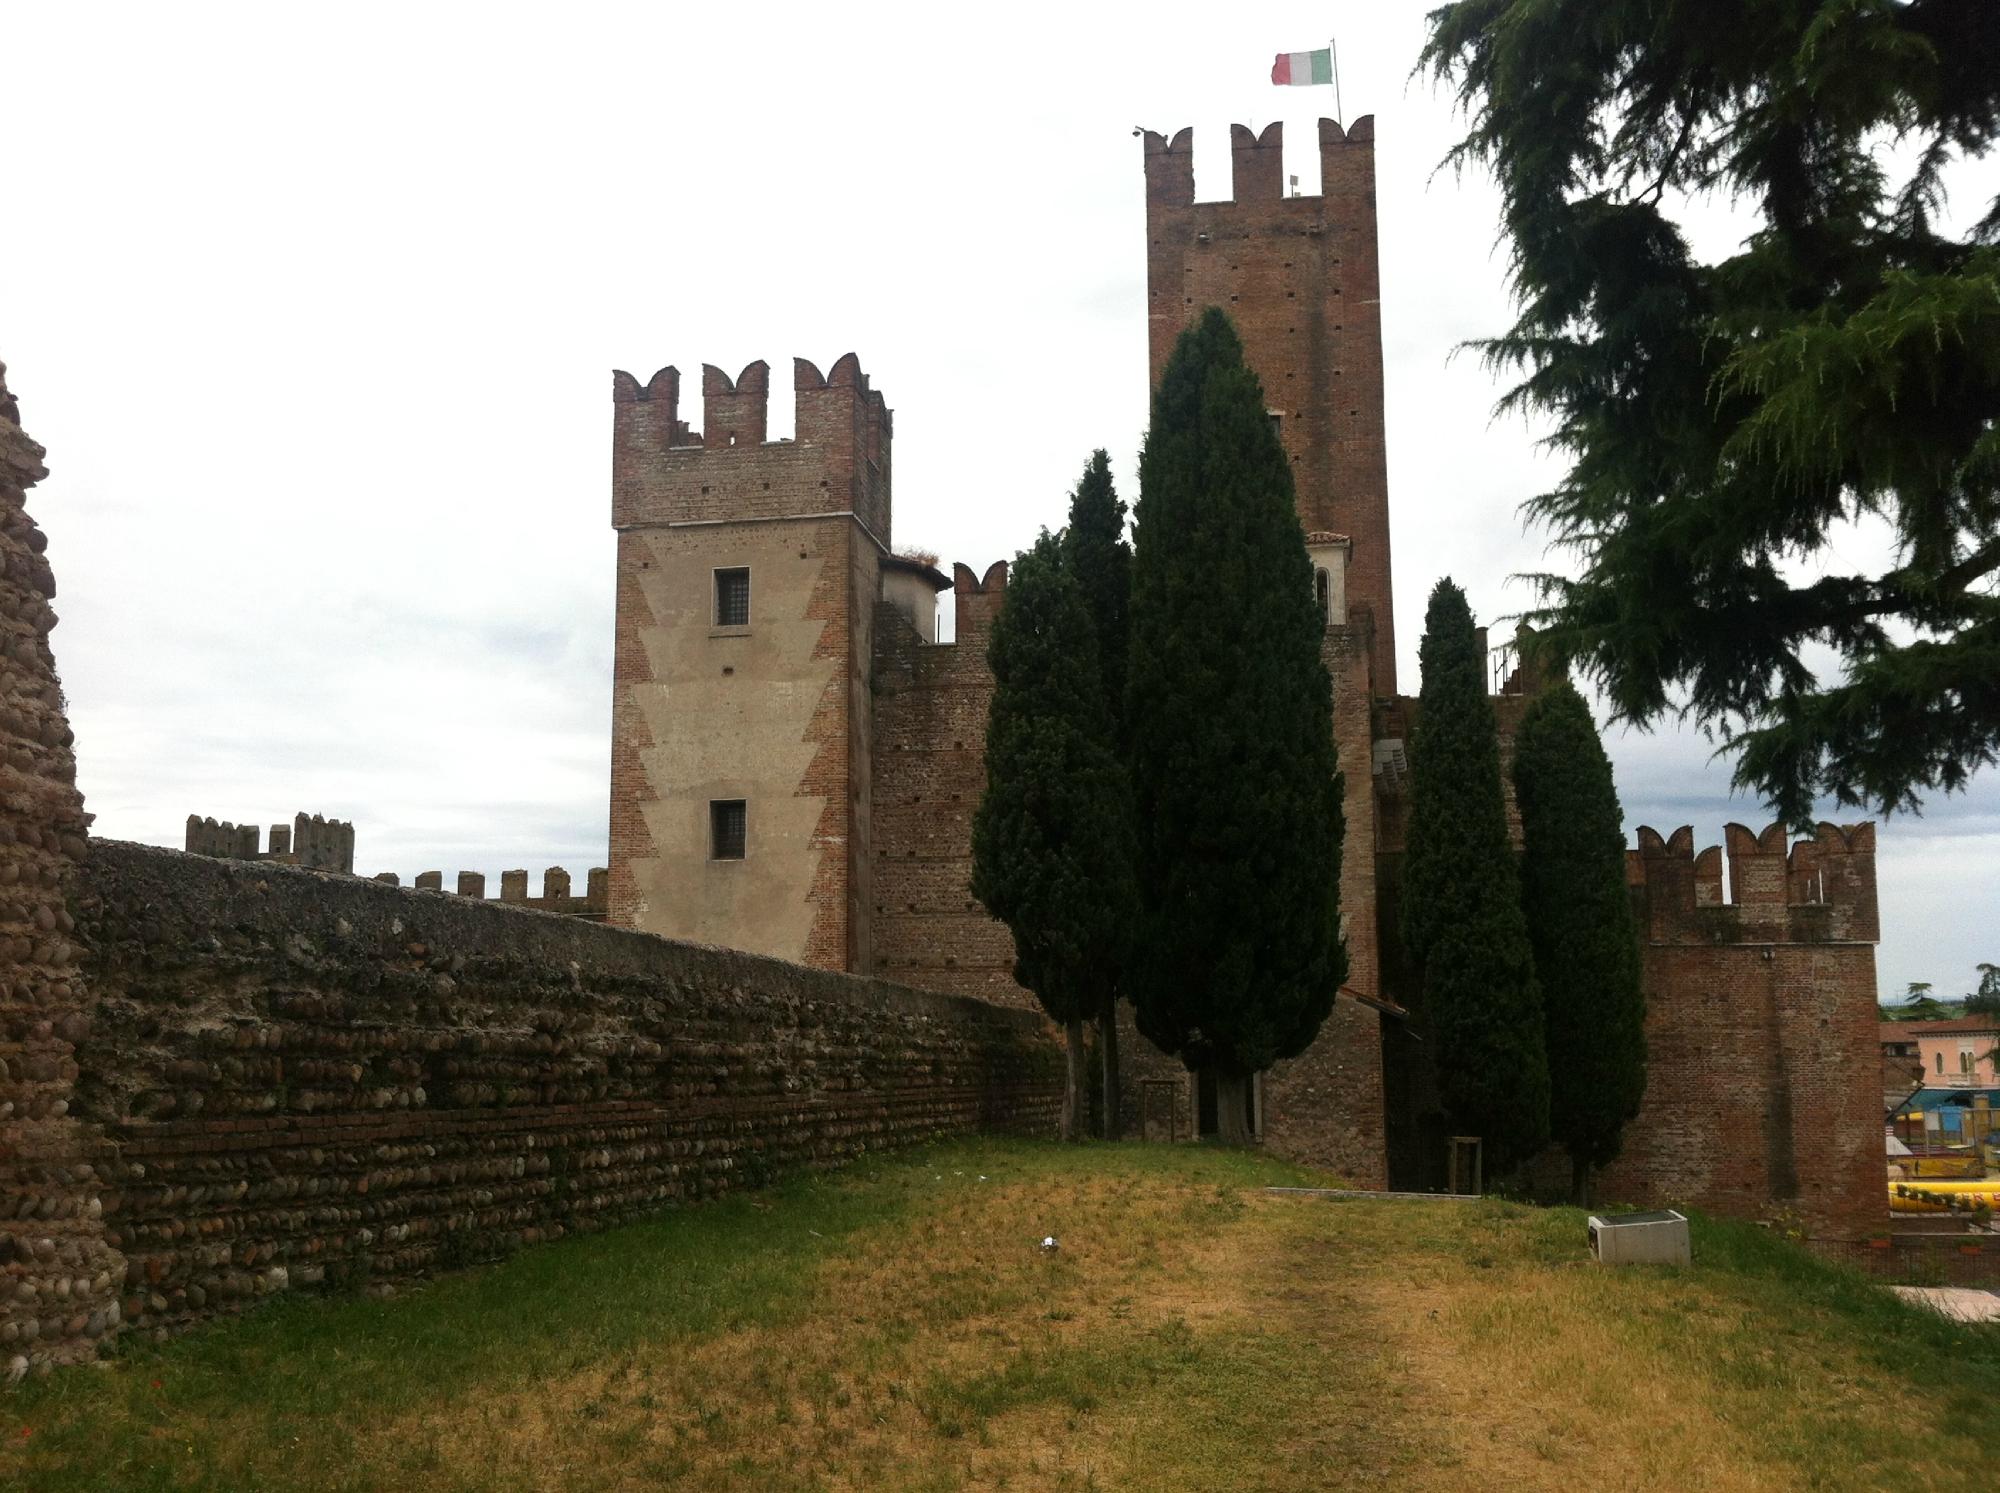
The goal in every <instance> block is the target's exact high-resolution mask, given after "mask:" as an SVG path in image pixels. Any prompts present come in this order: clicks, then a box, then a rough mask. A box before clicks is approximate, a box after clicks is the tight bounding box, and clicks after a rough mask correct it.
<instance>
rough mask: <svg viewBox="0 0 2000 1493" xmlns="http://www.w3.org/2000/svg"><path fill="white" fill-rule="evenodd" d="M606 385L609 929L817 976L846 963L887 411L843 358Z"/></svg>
mask: <svg viewBox="0 0 2000 1493" xmlns="http://www.w3.org/2000/svg"><path fill="white" fill-rule="evenodd" d="M792 386H793V390H794V395H795V398H796V401H797V410H798V425H797V436H796V438H795V439H793V440H788V441H771V440H766V439H765V430H766V415H767V411H768V405H769V390H770V370H769V369H768V368H767V367H766V365H765V364H763V363H761V362H760V363H752V364H751V365H750V366H749V367H748V368H746V369H744V370H743V372H742V373H741V374H739V375H738V376H737V377H736V378H735V379H733V380H732V379H731V378H730V377H729V376H728V375H727V374H725V373H724V372H723V371H722V370H721V369H719V368H714V367H704V368H703V369H702V380H701V390H702V426H703V428H702V429H701V430H700V431H699V432H696V431H690V430H689V429H688V427H687V425H686V424H685V423H684V422H683V421H682V420H681V419H680V418H679V399H680V374H679V373H678V372H677V371H676V370H675V369H672V368H662V369H661V370H660V371H659V372H658V373H655V374H654V375H653V377H652V378H651V380H650V381H648V382H647V383H646V384H644V385H641V384H640V383H639V381H638V380H637V379H635V378H633V377H632V375H630V374H629V373H622V372H621V373H615V374H613V375H612V396H611V397H612V401H613V413H614V423H613V447H612V498H611V522H612V525H613V527H615V528H616V529H617V530H618V601H617V609H618V622H617V650H616V656H615V663H614V666H613V680H612V690H613V703H612V722H611V731H612V736H611V852H610V867H609V869H610V875H609V897H610V919H611V921H612V922H614V923H618V924H622V925H624V926H626V927H632V928H639V929H643V930H645V931H648V932H653V933H662V934H667V935H670V936H672V937H675V938H686V939H694V940H698V941H701V942H705V943H717V944H725V945H728V946H730V947H732V948H738V949H747V950H750V951H752V952H754V953H762V954H772V955H776V956H778V957H780V958H784V959H792V960H796V961H798V962H800V963H804V964H810V965H815V966H817V967H819V968H822V969H851V970H860V969H866V968H868V967H869V921H868V917H867V916H866V910H867V905H868V899H869V891H870V887H869V882H870V875H871V871H870V859H869V841H870V822H869V821H870V812H871V808H870V806H871V795H870V790H869V773H868V763H869V753H870V748H871V734H872V712H871V707H870V696H869V670H870V664H871V650H872V646H873V630H874V618H875V610H876V599H877V597H878V595H879V593H880V589H881V566H882V559H883V557H884V556H885V555H886V554H887V553H888V544H889V438H890V416H889V410H888V407H887V406H886V405H885V404H884V403H883V399H882V396H881V395H880V394H879V393H877V392H875V391H874V390H872V389H870V388H869V386H868V379H867V377H866V376H865V375H864V374H863V373H862V371H861V365H860V363H859V362H858V361H857V360H856V358H855V357H854V355H853V354H852V353H849V354H848V355H847V356H846V357H843V358H842V359H840V361H839V362H837V363H835V364H834V365H833V368H832V370H831V371H830V372H828V373H827V374H825V375H822V374H821V373H820V371H819V369H818V368H816V367H814V366H813V365H812V364H811V363H809V362H807V361H805V360H804V359H803V358H801V359H797V360H795V362H794V364H793V377H792Z"/></svg>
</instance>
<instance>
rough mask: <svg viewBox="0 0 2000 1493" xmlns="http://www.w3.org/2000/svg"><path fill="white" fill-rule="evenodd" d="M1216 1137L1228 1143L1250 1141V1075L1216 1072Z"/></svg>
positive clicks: (1232, 1144)
mask: <svg viewBox="0 0 2000 1493" xmlns="http://www.w3.org/2000/svg"><path fill="white" fill-rule="evenodd" d="M1215 1138H1216V1139H1217V1140H1219V1141H1221V1142H1222V1144H1223V1145H1225V1146H1247V1145H1249V1144H1250V1143H1251V1141H1252V1139H1253V1137H1252V1136H1251V1134H1250V1075H1249V1074H1247V1073H1224V1072H1222V1071H1221V1070H1220V1069H1218V1070H1217V1071H1216V1074H1215Z"/></svg>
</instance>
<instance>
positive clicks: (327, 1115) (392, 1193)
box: [75, 842, 1061, 1327]
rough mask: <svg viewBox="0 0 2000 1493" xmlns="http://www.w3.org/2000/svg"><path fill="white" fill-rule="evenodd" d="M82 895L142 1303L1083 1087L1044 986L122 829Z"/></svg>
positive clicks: (150, 1315) (370, 1263)
mask: <svg viewBox="0 0 2000 1493" xmlns="http://www.w3.org/2000/svg"><path fill="white" fill-rule="evenodd" d="M76 906H77V917H78V921H79V923H80V925H81V929H82V932H83V934H84V936H85V937H86V939H87V940H88V942H89V944H90V946H91V949H92V954H91V956H90V960H89V963H88V965H87V974H88V976H89V978H90V979H91V981H92V990H93V996H94V999H95V1002H96V1007H97V1016H96V1022H95V1025H94V1027H93V1029H92V1030H91V1032H90V1033H89V1035H88V1036H87V1037H84V1038H83V1040H81V1041H80V1043H79V1045H78V1049H77V1064H78V1066H79V1068H80V1072H79V1074H78V1077H77V1080H76V1085H75V1101H76V1104H77V1107H78V1109H79V1111H80V1112H81V1113H82V1114H83V1115H85V1116H86V1117H87V1118H88V1119H89V1120H90V1121H92V1122H94V1123H95V1124H96V1125H98V1126H99V1127H101V1130H102V1140H101V1142H100V1143H99V1144H100V1153H99V1156H98V1165H99V1168H100V1170H101V1172H102V1174H103V1176H104V1179H105V1190H104V1192H103V1197H102V1206H103V1214H104V1219H105V1227H106V1228H107V1230H108V1232H109V1234H110V1236H111V1238H112V1239H113V1240H115V1241H116V1243H117V1244H118V1245H119V1246H120V1247H121V1248H122V1249H123V1250H124V1252H125V1255H126V1258H127V1259H128V1260H129V1261H130V1267H131V1284H130V1287H129V1289H128V1290H127V1291H126V1293H125V1296H124V1299H123V1302H122V1311H123V1314H124V1315H125V1316H126V1318H127V1320H128V1321H132V1322H136V1323H140V1324H144V1325H156V1326H172V1327H178V1326H180V1325H183V1324H186V1323H190V1322H194V1321H197V1320H200V1319H201V1318H203V1317H205V1316H208V1315H212V1314H214V1313H216V1312H218V1311H227V1310H233V1309H237V1308H240V1307H241V1306H243V1305H246V1304H248V1303H250V1302H253V1301H255V1300H256V1299H258V1298H259V1297H261V1296H263V1295H266V1294H269V1293H271V1292H274V1291H278V1290H283V1289H287V1288H291V1289H297V1288H301V1287H311V1286H319V1285H328V1286H334V1285H342V1286H362V1285H371V1284H372V1285H379V1284H382V1283H384V1282H393V1281H395V1280H397V1279H400V1278H404V1277H408V1276H411V1275H415V1274H418V1273H420V1272H425V1271H429V1270H432V1269H435V1268H438V1267H441V1266H448V1265H455V1264H459V1263H464V1262H467V1261H471V1260H476V1259H480V1258H484V1257H486V1256H489V1255H493V1254H498V1253H501V1252H504V1251H506V1250H509V1249H512V1248H514V1247H516V1246H519V1245H523V1244H528V1243H532V1242H535V1241H537V1240H544V1239H551V1238H556V1237H559V1236H561V1235H563V1234H565V1233H569V1232H571V1231H574V1230H579V1229H592V1228H597V1227H600V1226H602V1225H605V1224H608V1223H611V1222H614V1221H617V1220H620V1219H624V1218H628V1217H631V1216H633V1215H634V1214H636V1213H639V1212H642V1211H644V1210H647V1209H650V1208H656V1207H659V1206H660V1205H662V1204H666V1203H672V1202H680V1201H686V1200H691V1199H695V1198H701V1197H706V1196H709V1195H711V1194H714V1193H716V1192H719V1191H721V1190H723V1189H725V1188H728V1187H730V1186H733V1185H741V1184H744V1183H747V1182H753V1181H756V1180H759V1179H762V1178H764V1177H767V1176H769V1175H771V1174H773V1173H775V1172H778V1171H783V1170H790V1169H794V1168H800V1167H826V1166H833V1165H836V1164H839V1163H840V1162H843V1161H845V1160H847V1159H848V1158H850V1157H852V1156H855V1155H857V1154H859V1153H860V1152H862V1151H864V1150H872V1149H876V1148H879V1147H886V1146H892V1145H899V1144H905V1143H908V1142H912V1141H918V1140H923V1139H928V1138H931V1137H934V1136H940V1135H948V1134H955V1133H962V1132H967V1131H972V1130H975V1129H999V1130H1026V1131H1033V1132H1038V1133H1041V1132H1052V1131H1053V1129H1054V1123H1055V1116H1056V1111H1057V1107H1058V1105H1059V1103H1060V1094H1061V1069H1060V1055H1059V1052H1058V1049H1057V1047H1056V1045H1055V1043H1054V1041H1053V1040H1052V1037H1051V1035H1050V1031H1049V1028H1048V1027H1047V1025H1046V1023H1045V1022H1043V1021H1042V1020H1041V1019H1040V1018H1039V1017H1037V1016H1035V1015H1033V1014H1031V1013H1028V1012H1021V1011H1013V1010H1007V1009H1002V1008H1000V1007H996V1006H992V1005H989V1004H986V1003H984V1002H979V1001H973V1000H966V999H961V998H958V997H953V996H949V995H938V994H930V993H925V992H919V991H914V990H908V989H903V988H899V987H897V986H893V985H888V984H884V983H881V982H878V981H871V980H862V979H855V978H853V977H849V976H845V975H840V974H833V973H827V972H822V971H816V970H810V969H805V968H802V967H800V966H797V965H791V964H784V963H779V962H777V961H774V960H769V959H763V958H758V957H755V956H752V955H747V954H737V953H729V952H725V951H722V950H718V949H709V948H701V947H696V946H691V945H685V944H675V943H670V942H668V941H666V940H663V939H658V938H654V937H650V936H647V935H644V934H638V933H632V932H628V931H625V930H621V929H615V928H611V927H607V926H603V925H600V924H593V923H587V922H583V921H580V920H577V919H574V918H563V917H557V916H553V915H548V914H541V913H535V912H528V911H523V910H519V909H516V908H512V907H508V906H505V905H496V904H494V903H491V902H482V901H475V900H471V899H468V898H459V897H452V896H439V895H435V894H427V893H422V892H417V891H410V890H403V889H400V888H395V887H389V886H385V885H382V884H379V883H375V882H368V881H359V880H354V879H351V878H344V877H334V876H329V875H320V874H315V873H312V872H308V871H300V870H294V869H291V868H288V867H281V866H273V865H270V864H260V863H245V862H239V861H226V860H213V859H209V858H206V857H199V856H187V855H183V854H179V853H177V852H173V851H165V850H155V849H150V848H147V847H142V846H136V845H125V844H118V843H104V842H100V843H98V844H96V845H94V846H93V847H92V855H91V859H90V863H89V873H88V876H87V878H86V879H85V880H84V882H83V885H82V887H81V888H80V893H79V897H78V900H77V904H76Z"/></svg>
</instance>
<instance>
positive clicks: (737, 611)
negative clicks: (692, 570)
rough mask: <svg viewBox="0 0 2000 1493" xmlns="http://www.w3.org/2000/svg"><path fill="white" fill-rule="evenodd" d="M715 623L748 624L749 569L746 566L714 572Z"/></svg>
mask: <svg viewBox="0 0 2000 1493" xmlns="http://www.w3.org/2000/svg"><path fill="white" fill-rule="evenodd" d="M715 625H716V626H717V627H748V626H749V625H750V571H749V569H748V568H747V567H739V568H737V569H734V570H718V571H716V573H715Z"/></svg>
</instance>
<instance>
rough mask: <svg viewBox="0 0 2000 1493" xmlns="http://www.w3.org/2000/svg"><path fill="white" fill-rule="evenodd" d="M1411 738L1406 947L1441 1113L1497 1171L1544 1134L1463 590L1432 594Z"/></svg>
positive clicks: (1510, 855)
mask: <svg viewBox="0 0 2000 1493" xmlns="http://www.w3.org/2000/svg"><path fill="white" fill-rule="evenodd" d="M1418 658H1419V661H1420V662H1421V664H1422V666H1423V693H1422V710H1421V711H1420V713H1419V715H1418V718H1417V722H1416V727H1415V730H1414V731H1413V733H1412V736H1411V741H1410V782H1411V789H1410V795H1411V797H1410V813H1409V825H1408V830H1407V835H1406V845H1407V853H1406V855H1405V856H1404V861H1403V887H1402V919H1403V929H1402V931H1403V944H1404V949H1405V952H1406V954H1407V955H1408V957H1409V959H1410V961H1411V964H1412V965H1413V967H1414V968H1415V969H1416V970H1417V971H1418V989H1419V990H1420V992H1421V995H1420V998H1419V1006H1420V1009H1419V1012H1418V1016H1419V1019H1420V1020H1421V1021H1422V1022H1423V1024H1424V1028H1425V1030H1426V1032H1427V1033H1428V1034H1429V1036H1430V1038H1431V1040H1432V1042H1433V1044H1434V1050H1435V1061H1436V1064H1437V1070H1438V1085H1439V1089H1440V1091H1441V1092H1442V1094H1443V1096H1444V1101H1445V1108H1446V1109H1447V1110H1448V1111H1449V1112H1450V1114H1451V1118H1452V1122H1453V1123H1454V1124H1455V1125H1456V1126H1458V1127H1459V1129H1460V1130H1461V1131H1463V1132H1464V1133H1465V1134H1468V1135H1477V1136H1479V1137H1481V1138H1482V1139H1483V1140H1484V1142H1485V1158H1486V1169H1487V1172H1488V1174H1489V1175H1493V1174H1498V1173H1500V1172H1503V1171H1505V1170H1507V1169H1508V1168H1509V1167H1511V1166H1513V1165H1515V1164H1517V1163H1519V1162H1522V1161H1525V1160H1527V1159H1528V1157H1530V1156H1532V1155H1533V1154H1534V1153H1535V1152H1536V1151H1537V1150H1539V1149H1540V1148H1541V1146H1542V1145H1543V1144H1544V1143H1545V1142H1546V1141H1547V1140H1548V1136H1549V1068H1548V1058H1547V1056H1546V1054H1545V1051H1544V1048H1543V1036H1542V997H1541V990H1540V987H1539V985H1538V984H1537V983H1536V979H1535V960H1534V954H1533V951H1532V949H1531V948H1530V945H1529V942H1528V928H1527V920H1526V918H1525V917H1524V916H1523V914H1522V911H1521V878H1520V873H1519V870H1518V869H1517V867H1516V866H1515V863H1514V851H1513V847H1512V846H1511V845H1510V844H1509V843H1508V838H1507V810H1506V804H1505V800H1504V798H1503V796H1502V791H1501V784H1500V738H1499V735H1498V733H1497V731H1496V730H1495V727H1494V720H1493V702H1492V701H1491V700H1490V699H1488V698H1487V694H1486V678H1485V659H1484V657H1483V655H1482V654H1481V652H1480V648H1479V642H1478V638H1477V635H1476V632H1475V629H1474V627H1473V623H1472V610H1471V608H1470V607H1469V606H1467V604H1466V600H1465V593H1464V592H1463V591H1461V590H1459V589H1458V587H1457V586H1455V585H1453V584H1452V582H1451V581H1450V580H1449V579H1446V580H1441V581H1439V582H1438V583H1437V585H1436V587H1435V588H1433V589H1432V591H1431V598H1430V608H1429V611H1428V612H1427V614H1426V615H1425V618H1424V639H1423V643H1422V645H1421V647H1420V649H1419V652H1418Z"/></svg>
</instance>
